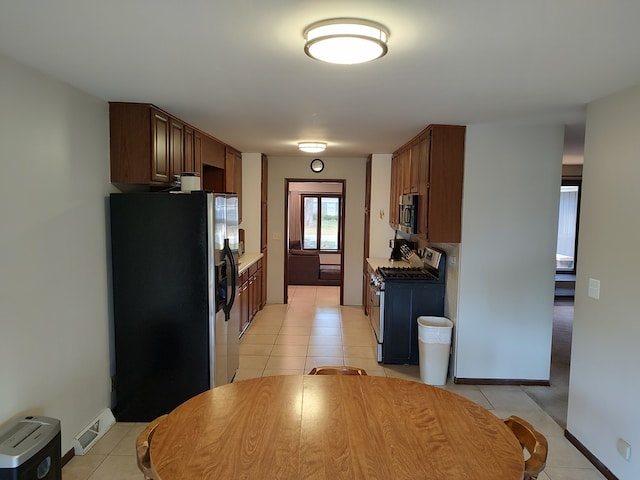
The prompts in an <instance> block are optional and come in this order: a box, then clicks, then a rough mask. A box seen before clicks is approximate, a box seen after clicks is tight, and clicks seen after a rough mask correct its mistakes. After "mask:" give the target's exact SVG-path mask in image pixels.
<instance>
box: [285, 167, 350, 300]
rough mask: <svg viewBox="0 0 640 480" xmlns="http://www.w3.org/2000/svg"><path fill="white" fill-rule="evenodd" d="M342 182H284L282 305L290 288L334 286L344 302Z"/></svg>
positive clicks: (343, 186)
mask: <svg viewBox="0 0 640 480" xmlns="http://www.w3.org/2000/svg"><path fill="white" fill-rule="evenodd" d="M345 198H346V195H345V181H344V180H323V181H317V180H305V179H285V212H284V216H285V232H286V241H285V252H284V263H285V264H284V303H289V300H288V290H289V286H290V285H299V286H316V287H321V286H333V287H339V289H340V305H342V304H343V302H344V297H343V283H344V216H345Z"/></svg>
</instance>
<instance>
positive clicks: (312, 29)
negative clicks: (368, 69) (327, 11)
mask: <svg viewBox="0 0 640 480" xmlns="http://www.w3.org/2000/svg"><path fill="white" fill-rule="evenodd" d="M304 39H305V42H306V43H305V46H304V51H305V53H306V54H307V55H309V56H310V57H311V58H315V59H316V60H321V61H323V62H329V63H339V64H343V65H350V64H354V63H364V62H370V61H371V60H375V59H377V58H380V57H382V56H384V55H385V54H386V53H387V40H388V39H389V31H388V30H387V29H386V28H385V27H384V26H382V25H380V24H379V23H376V22H371V21H369V20H361V19H358V18H332V19H330V20H322V21H321V22H316V23H314V24H312V25H309V26H308V27H307V28H306V29H305V31H304Z"/></svg>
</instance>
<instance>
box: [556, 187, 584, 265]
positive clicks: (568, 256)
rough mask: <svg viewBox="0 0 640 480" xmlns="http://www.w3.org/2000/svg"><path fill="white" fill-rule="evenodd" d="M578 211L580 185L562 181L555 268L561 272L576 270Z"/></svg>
mask: <svg viewBox="0 0 640 480" xmlns="http://www.w3.org/2000/svg"><path fill="white" fill-rule="evenodd" d="M579 211H580V185H579V184H578V183H576V182H573V183H572V184H569V183H568V182H563V185H562V187H560V211H559V213H558V243H557V246H556V270H557V271H558V272H562V273H574V272H575V271H576V241H577V230H578V212H579Z"/></svg>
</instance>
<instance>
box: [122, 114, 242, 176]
mask: <svg viewBox="0 0 640 480" xmlns="http://www.w3.org/2000/svg"><path fill="white" fill-rule="evenodd" d="M109 129H110V132H109V134H110V152H111V182H112V183H122V184H138V185H150V186H152V187H153V186H156V187H163V188H166V187H167V186H170V185H172V184H173V182H174V176H175V175H179V174H181V173H183V172H197V173H199V174H200V175H201V176H203V167H202V165H203V164H204V165H209V166H212V167H216V168H217V169H219V170H220V172H224V168H225V150H226V148H227V145H225V144H224V143H222V142H220V141H219V140H217V139H215V138H214V137H212V136H211V135H208V134H207V133H205V132H202V131H200V130H198V129H196V128H194V127H193V126H191V125H188V124H187V123H186V122H184V121H182V120H180V119H178V118H176V117H173V116H172V115H170V114H168V113H167V112H164V111H162V110H160V109H159V108H157V107H155V106H153V105H150V104H145V103H126V102H111V103H109ZM238 155H240V153H239V152H238ZM221 183H222V182H221ZM203 186H204V178H203Z"/></svg>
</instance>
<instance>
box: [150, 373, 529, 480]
mask: <svg viewBox="0 0 640 480" xmlns="http://www.w3.org/2000/svg"><path fill="white" fill-rule="evenodd" d="M151 462H152V465H153V466H154V468H155V469H156V471H157V472H158V474H159V475H160V478H161V479H162V480H194V479H225V480H230V479H260V480H263V479H286V480H295V479H331V480H339V479H385V480H386V479H389V480H391V479H393V480H400V479H438V480H464V479H474V480H485V479H486V480H519V479H521V478H522V475H523V470H524V461H523V454H522V449H521V447H520V445H519V443H518V442H517V440H516V439H515V437H514V435H513V434H512V433H511V431H510V430H509V429H508V428H507V427H506V426H505V425H504V424H503V422H502V421H501V420H500V419H499V418H497V417H496V416H494V415H493V414H492V413H491V412H489V411H488V410H486V409H484V408H482V407H481V406H479V405H477V404H476V403H473V402H471V401H469V400H467V399H466V398H464V397H462V396H460V395H456V394H454V393H452V392H449V391H447V390H444V389H441V388H437V387H433V386H429V385H424V384H421V383H417V382H411V381H407V380H400V379H394V378H385V377H373V376H354V375H325V376H308V375H307V376H302V375H301V376H273V377H262V378H255V379H251V380H244V381H241V382H238V383H232V384H229V385H224V386H221V387H218V388H215V389H213V390H209V391H207V392H204V393H202V394H200V395H198V396H196V397H194V398H192V399H190V400H188V401H187V402H185V403H183V404H182V405H180V406H179V407H178V408H176V409H175V410H173V411H172V412H171V413H170V414H169V416H168V417H167V418H166V420H165V421H164V422H163V423H162V424H161V425H160V426H158V428H157V430H156V433H155V435H154V437H153V440H152V443H151Z"/></svg>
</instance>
